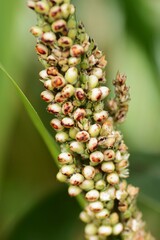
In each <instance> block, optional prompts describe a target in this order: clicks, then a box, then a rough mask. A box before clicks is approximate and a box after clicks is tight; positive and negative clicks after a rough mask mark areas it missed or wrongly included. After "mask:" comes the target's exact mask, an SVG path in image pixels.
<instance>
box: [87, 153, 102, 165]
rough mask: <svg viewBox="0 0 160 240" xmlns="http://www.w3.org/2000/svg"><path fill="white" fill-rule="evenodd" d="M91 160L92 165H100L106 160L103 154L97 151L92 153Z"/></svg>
mask: <svg viewBox="0 0 160 240" xmlns="http://www.w3.org/2000/svg"><path fill="white" fill-rule="evenodd" d="M89 158H90V161H91V162H92V163H100V162H102V161H103V160H104V155H103V153H101V152H99V151H96V152H93V153H91V154H90V157H89Z"/></svg>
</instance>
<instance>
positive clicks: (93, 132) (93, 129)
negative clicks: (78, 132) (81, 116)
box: [89, 123, 101, 137]
mask: <svg viewBox="0 0 160 240" xmlns="http://www.w3.org/2000/svg"><path fill="white" fill-rule="evenodd" d="M100 130H101V126H100V125H99V124H97V123H95V124H93V125H91V126H90V127H89V134H90V136H91V137H97V136H98V135H99V133H100Z"/></svg>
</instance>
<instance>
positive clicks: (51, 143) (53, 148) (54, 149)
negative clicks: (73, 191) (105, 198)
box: [0, 64, 85, 208]
mask: <svg viewBox="0 0 160 240" xmlns="http://www.w3.org/2000/svg"><path fill="white" fill-rule="evenodd" d="M0 70H1V71H2V72H3V73H4V74H5V75H7V77H8V79H9V80H10V81H11V83H12V84H13V86H14V87H15V89H16V90H17V93H18V96H19V97H20V99H21V101H22V103H23V105H24V107H25V109H26V111H27V113H28V115H29V117H30V118H31V120H32V122H33V124H34V125H35V127H36V129H37V130H38V132H39V134H40V135H41V137H42V139H43V141H44V142H45V144H46V146H47V148H48V150H49V151H50V153H51V155H52V157H53V159H54V161H55V163H56V165H57V166H58V161H57V156H58V154H59V148H58V146H57V143H56V142H55V140H54V139H53V138H52V136H51V135H50V134H49V132H48V131H47V129H46V128H45V126H44V124H43V123H42V121H41V119H40V117H39V116H38V114H37V112H36V110H35V109H34V107H33V106H32V104H31V103H30V101H29V100H28V98H27V97H26V96H25V94H24V93H23V92H22V90H21V89H20V87H19V86H18V85H17V83H16V81H15V80H14V79H13V78H12V77H11V76H10V74H9V73H8V72H7V71H6V70H5V68H4V67H3V66H2V64H0ZM77 201H78V202H79V204H80V206H81V207H82V208H84V205H85V200H84V198H83V196H82V195H79V196H78V197H77Z"/></svg>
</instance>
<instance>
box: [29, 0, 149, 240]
mask: <svg viewBox="0 0 160 240" xmlns="http://www.w3.org/2000/svg"><path fill="white" fill-rule="evenodd" d="M28 6H29V7H30V8H31V9H33V10H34V11H35V12H36V14H37V20H38V22H37V25H36V26H34V27H32V28H31V33H32V34H33V35H34V36H35V37H37V45H36V52H37V54H38V58H39V60H40V62H41V63H42V64H43V66H44V70H42V71H41V72H40V74H39V76H40V81H41V82H42V84H43V85H44V88H45V90H44V91H43V92H42V93H41V97H42V99H43V100H44V101H46V102H47V103H48V106H47V111H48V112H49V113H50V114H52V115H53V119H52V120H51V122H50V124H51V126H52V128H53V129H54V130H55V131H56V132H57V133H56V135H55V139H56V141H57V142H58V143H59V144H60V146H61V153H60V154H59V156H58V161H59V166H60V170H59V172H58V174H57V179H58V180H59V181H61V182H66V183H68V184H69V188H68V193H69V195H70V196H77V195H79V194H82V195H83V196H84V198H85V200H86V206H85V208H84V209H83V211H82V212H81V213H80V219H81V220H82V221H83V222H84V223H85V224H86V226H85V230H84V232H85V238H86V239H88V240H99V239H101V240H104V239H124V240H151V239H153V237H152V236H151V235H150V234H149V233H147V232H146V231H145V224H144V222H143V220H142V214H141V212H140V211H139V210H138V209H137V206H136V198H137V194H138V191H139V190H138V188H136V187H134V186H132V185H130V184H129V185H128V184H127V182H126V180H125V179H126V178H127V177H128V175H129V170H128V165H129V162H128V158H129V153H128V148H127V146H126V144H125V143H124V140H123V136H122V134H121V133H120V131H118V130H117V127H116V123H122V122H123V121H124V120H125V118H126V114H127V111H128V102H129V99H130V97H129V88H128V87H127V86H126V76H125V75H122V74H120V73H119V72H118V73H117V76H116V78H115V80H114V82H113V85H114V87H115V97H114V98H113V99H109V97H108V96H109V93H110V90H109V88H108V87H107V86H106V77H105V67H106V64H107V61H106V60H105V56H104V55H103V53H102V52H101V51H100V50H99V49H98V47H97V45H96V43H95V42H94V40H93V39H91V38H90V37H89V36H88V34H87V33H86V31H85V28H84V26H83V24H82V23H78V22H77V20H76V16H75V7H74V6H73V4H71V3H70V0H40V1H37V0H29V1H28Z"/></svg>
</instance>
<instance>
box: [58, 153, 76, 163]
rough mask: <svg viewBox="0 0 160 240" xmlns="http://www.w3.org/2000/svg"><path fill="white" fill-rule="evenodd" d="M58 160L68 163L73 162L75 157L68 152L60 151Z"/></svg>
mask: <svg viewBox="0 0 160 240" xmlns="http://www.w3.org/2000/svg"><path fill="white" fill-rule="evenodd" d="M58 161H59V162H60V163H61V164H68V163H70V164H71V163H73V157H72V155H71V154H70V153H68V152H64V153H60V154H59V156H58Z"/></svg>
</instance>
